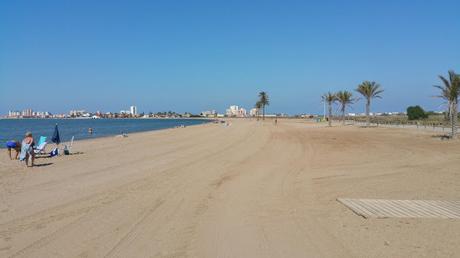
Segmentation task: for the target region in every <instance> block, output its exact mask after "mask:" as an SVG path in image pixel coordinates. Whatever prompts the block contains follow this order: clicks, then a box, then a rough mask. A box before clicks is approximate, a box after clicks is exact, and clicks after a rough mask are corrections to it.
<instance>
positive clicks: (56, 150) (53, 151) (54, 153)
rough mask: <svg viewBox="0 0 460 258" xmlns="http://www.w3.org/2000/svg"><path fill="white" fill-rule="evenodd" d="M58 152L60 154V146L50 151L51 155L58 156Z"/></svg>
mask: <svg viewBox="0 0 460 258" xmlns="http://www.w3.org/2000/svg"><path fill="white" fill-rule="evenodd" d="M58 154H59V150H58V148H54V149H53V150H52V151H51V152H50V157H54V156H57V155H58Z"/></svg>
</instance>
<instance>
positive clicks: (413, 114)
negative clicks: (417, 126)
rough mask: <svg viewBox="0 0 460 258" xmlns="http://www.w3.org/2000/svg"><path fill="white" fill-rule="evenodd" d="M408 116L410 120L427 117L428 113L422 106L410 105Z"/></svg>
mask: <svg viewBox="0 0 460 258" xmlns="http://www.w3.org/2000/svg"><path fill="white" fill-rule="evenodd" d="M407 117H408V118H409V120H417V119H425V118H428V114H427V113H426V112H425V110H423V108H421V107H420V106H418V105H417V106H410V107H408V108H407Z"/></svg>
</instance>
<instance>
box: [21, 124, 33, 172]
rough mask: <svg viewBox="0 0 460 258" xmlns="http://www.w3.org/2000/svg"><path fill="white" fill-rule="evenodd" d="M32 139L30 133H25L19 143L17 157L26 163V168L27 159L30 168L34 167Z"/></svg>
mask: <svg viewBox="0 0 460 258" xmlns="http://www.w3.org/2000/svg"><path fill="white" fill-rule="evenodd" d="M34 145H35V141H34V137H33V136H32V133H31V132H27V133H26V136H25V138H24V140H22V143H21V154H20V155H19V160H20V161H23V160H25V161H26V166H29V159H30V161H31V165H30V166H31V167H33V166H34V160H35V153H34Z"/></svg>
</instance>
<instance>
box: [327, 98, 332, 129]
mask: <svg viewBox="0 0 460 258" xmlns="http://www.w3.org/2000/svg"><path fill="white" fill-rule="evenodd" d="M328 109H329V112H328V115H327V122H328V124H329V126H332V121H331V118H332V105H331V103H328Z"/></svg>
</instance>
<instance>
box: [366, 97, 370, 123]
mask: <svg viewBox="0 0 460 258" xmlns="http://www.w3.org/2000/svg"><path fill="white" fill-rule="evenodd" d="M370 110H371V100H370V99H367V102H366V126H370V125H371V117H370V113H371V112H370Z"/></svg>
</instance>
